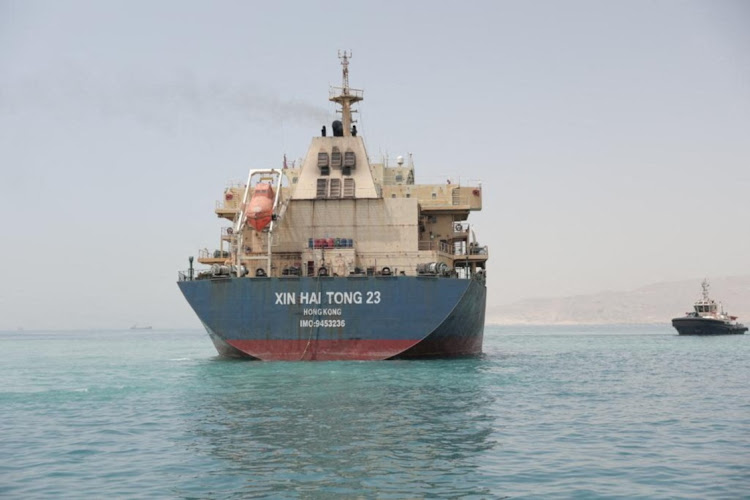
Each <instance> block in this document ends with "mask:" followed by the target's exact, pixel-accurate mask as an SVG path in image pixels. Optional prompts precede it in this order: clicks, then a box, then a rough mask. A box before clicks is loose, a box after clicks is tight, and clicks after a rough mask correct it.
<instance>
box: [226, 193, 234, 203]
mask: <svg viewBox="0 0 750 500" xmlns="http://www.w3.org/2000/svg"><path fill="white" fill-rule="evenodd" d="M232 198H234V195H233V194H232V193H231V192H230V191H227V192H226V193H225V194H224V199H225V200H227V201H232Z"/></svg>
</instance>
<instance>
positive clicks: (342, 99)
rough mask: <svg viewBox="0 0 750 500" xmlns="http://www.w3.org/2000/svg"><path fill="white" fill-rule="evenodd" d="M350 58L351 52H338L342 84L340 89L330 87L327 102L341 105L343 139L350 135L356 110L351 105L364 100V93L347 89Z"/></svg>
mask: <svg viewBox="0 0 750 500" xmlns="http://www.w3.org/2000/svg"><path fill="white" fill-rule="evenodd" d="M351 57H352V52H351V51H349V52H348V53H347V51H343V52H342V51H340V50H339V59H341V66H342V72H343V77H342V83H341V87H331V90H330V93H329V97H328V100H329V101H332V102H335V103H337V104H339V105H341V121H342V125H343V127H344V137H350V136H351V135H352V123H353V121H354V120H352V113H356V110H352V104H354V103H356V102H359V101H361V100H363V99H364V91H363V90H360V89H352V88H349V59H350V58H351Z"/></svg>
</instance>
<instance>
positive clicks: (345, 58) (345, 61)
mask: <svg viewBox="0 0 750 500" xmlns="http://www.w3.org/2000/svg"><path fill="white" fill-rule="evenodd" d="M351 57H352V51H351V50H350V51H349V52H348V53H347V52H346V51H345V50H344V51H343V52H342V51H341V50H339V59H341V66H343V72H344V77H343V81H342V88H341V89H342V90H343V94H344V95H349V59H350V58H351Z"/></svg>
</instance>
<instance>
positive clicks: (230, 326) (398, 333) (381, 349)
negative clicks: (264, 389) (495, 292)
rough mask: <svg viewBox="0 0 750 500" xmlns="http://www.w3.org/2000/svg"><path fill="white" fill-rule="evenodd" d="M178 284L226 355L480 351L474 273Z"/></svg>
mask: <svg viewBox="0 0 750 500" xmlns="http://www.w3.org/2000/svg"><path fill="white" fill-rule="evenodd" d="M178 285H179V287H180V290H181V291H182V293H183V294H184V295H185V298H186V299H187V301H188V303H189V304H190V305H191V307H192V308H193V310H194V311H195V312H196V314H197V315H198V318H199V319H200V320H201V322H202V323H203V325H204V326H205V327H206V330H207V331H208V333H209V335H210V336H211V339H212V340H213V342H214V345H215V346H216V348H217V350H218V351H219V354H221V355H224V356H235V357H251V358H257V359H263V360H303V359H304V360H312V359H317V360H331V359H358V360H366V359H367V360H369V359H388V358H395V357H404V358H411V357H444V356H465V355H476V354H479V353H481V351H482V340H483V334H484V316H485V301H486V287H485V285H484V284H483V283H482V282H480V281H477V280H474V279H455V278H438V277H432V276H417V277H413V276H388V277H386V276H374V277H373V276H371V277H365V276H348V277H281V278H267V277H263V278H224V279H204V280H193V281H180V282H178Z"/></svg>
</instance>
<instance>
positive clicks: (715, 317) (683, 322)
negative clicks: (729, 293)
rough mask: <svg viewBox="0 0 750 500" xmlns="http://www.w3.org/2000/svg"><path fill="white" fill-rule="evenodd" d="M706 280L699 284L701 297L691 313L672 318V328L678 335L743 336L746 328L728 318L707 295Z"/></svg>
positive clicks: (722, 308)
mask: <svg viewBox="0 0 750 500" xmlns="http://www.w3.org/2000/svg"><path fill="white" fill-rule="evenodd" d="M708 288H709V284H708V280H703V282H702V283H701V289H702V296H701V298H700V299H698V300H697V301H695V304H693V311H691V312H687V313H685V316H682V317H679V318H674V319H673V320H672V326H673V327H675V329H676V330H677V333H678V334H679V335H736V334H744V333H745V332H746V331H747V327H746V326H745V325H743V324H742V323H738V322H737V316H730V315H729V314H727V313H726V312H725V311H724V307H723V306H720V304H717V303H716V301H715V300H713V299H711V298H710V297H709V295H708Z"/></svg>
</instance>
